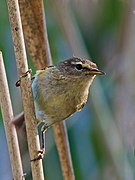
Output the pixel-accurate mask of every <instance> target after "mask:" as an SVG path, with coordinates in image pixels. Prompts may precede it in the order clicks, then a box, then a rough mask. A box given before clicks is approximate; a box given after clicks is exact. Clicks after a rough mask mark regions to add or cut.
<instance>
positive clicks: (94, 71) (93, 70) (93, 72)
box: [90, 68, 106, 75]
mask: <svg viewBox="0 0 135 180" xmlns="http://www.w3.org/2000/svg"><path fill="white" fill-rule="evenodd" d="M90 72H91V74H93V75H105V74H106V73H105V72H104V71H102V70H99V69H96V68H92V69H91V70H90Z"/></svg>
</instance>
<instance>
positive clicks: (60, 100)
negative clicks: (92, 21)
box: [32, 56, 105, 161]
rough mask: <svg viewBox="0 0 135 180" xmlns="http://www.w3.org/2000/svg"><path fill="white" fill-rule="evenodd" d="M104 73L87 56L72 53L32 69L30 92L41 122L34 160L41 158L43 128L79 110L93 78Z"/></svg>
mask: <svg viewBox="0 0 135 180" xmlns="http://www.w3.org/2000/svg"><path fill="white" fill-rule="evenodd" d="M104 74H105V72H104V71H102V70H99V69H98V67H97V65H96V64H95V63H93V62H92V61H91V60H88V59H83V58H80V57H74V56H73V57H71V58H69V59H66V60H63V61H60V62H59V63H58V64H57V65H51V66H48V67H46V68H44V69H42V70H37V71H36V74H35V75H34V76H33V77H32V79H33V82H32V92H33V98H34V106H35V114H36V120H37V124H40V123H41V122H42V123H43V126H42V128H41V132H42V136H41V137H42V148H41V149H42V150H43V151H40V152H41V155H39V156H38V157H36V158H34V159H33V160H34V161H35V160H37V159H41V158H42V154H43V152H44V143H43V141H44V133H45V132H46V130H47V129H48V128H49V127H51V126H52V125H53V124H55V123H57V122H60V121H63V120H65V119H67V118H68V117H69V116H71V115H72V114H74V113H75V112H77V111H81V109H82V108H83V107H84V105H85V104H86V102H87V99H88V95H89V88H90V86H91V85H92V82H93V80H94V78H95V77H96V75H104Z"/></svg>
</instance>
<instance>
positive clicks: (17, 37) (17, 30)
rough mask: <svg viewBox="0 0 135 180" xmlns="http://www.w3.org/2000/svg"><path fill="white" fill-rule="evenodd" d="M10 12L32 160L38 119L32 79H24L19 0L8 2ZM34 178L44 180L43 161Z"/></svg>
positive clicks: (34, 163)
mask: <svg viewBox="0 0 135 180" xmlns="http://www.w3.org/2000/svg"><path fill="white" fill-rule="evenodd" d="M7 3H8V11H9V18H10V24H11V30H12V37H13V42H14V50H15V56H16V63H17V68H18V73H19V77H20V79H21V93H22V100H23V107H24V115H25V122H26V132H27V138H28V148H29V153H30V158H31V159H33V158H34V157H35V156H37V151H38V150H39V149H40V145H39V137H38V131H37V127H36V118H35V113H34V103H33V97H32V91H31V77H30V74H28V75H27V76H26V77H22V76H23V75H24V73H26V71H28V65H27V57H26V51H25V45H24V38H23V32H22V25H21V18H20V12H19V5H18V1H17V0H8V1H7ZM31 168H32V176H33V180H34V179H35V180H37V179H40V180H43V179H44V175H43V168H42V161H41V160H40V161H32V162H31Z"/></svg>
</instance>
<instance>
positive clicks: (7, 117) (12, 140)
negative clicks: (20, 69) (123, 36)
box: [0, 52, 25, 180]
mask: <svg viewBox="0 0 135 180" xmlns="http://www.w3.org/2000/svg"><path fill="white" fill-rule="evenodd" d="M0 105H1V110H2V116H3V122H4V127H5V132H6V139H7V144H8V149H9V156H10V161H11V168H12V173H13V178H14V179H22V180H24V179H25V178H24V176H23V168H22V163H21V157H20V151H19V144H18V139H17V133H16V129H15V126H14V125H13V124H12V123H11V121H12V120H13V118H14V116H13V109H12V104H11V99H10V94H9V89H8V82H7V78H6V72H5V68H4V63H3V57H2V53H1V52H0ZM3 153H4V151H3Z"/></svg>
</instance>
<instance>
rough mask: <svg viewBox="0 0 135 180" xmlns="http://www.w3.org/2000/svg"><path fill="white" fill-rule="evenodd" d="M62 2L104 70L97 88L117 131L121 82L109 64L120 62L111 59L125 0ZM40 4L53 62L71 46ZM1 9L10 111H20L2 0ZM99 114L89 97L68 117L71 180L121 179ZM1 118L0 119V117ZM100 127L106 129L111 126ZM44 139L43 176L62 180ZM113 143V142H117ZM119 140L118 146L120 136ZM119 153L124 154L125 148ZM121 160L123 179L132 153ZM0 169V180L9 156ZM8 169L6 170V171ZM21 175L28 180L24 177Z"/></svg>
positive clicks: (129, 173) (7, 175)
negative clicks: (81, 108)
mask: <svg viewBox="0 0 135 180" xmlns="http://www.w3.org/2000/svg"><path fill="white" fill-rule="evenodd" d="M66 3H68V4H70V7H71V9H72V12H73V14H74V15H75V19H76V21H77V23H78V26H79V29H80V31H81V33H82V37H83V40H84V42H85V45H86V47H87V50H88V52H89V54H90V56H91V57H92V59H94V61H95V62H96V63H97V64H98V66H99V67H100V68H101V69H106V70H107V76H106V77H102V78H101V82H102V87H104V89H103V91H104V95H105V99H106V101H107V102H109V104H108V108H109V110H110V112H111V113H112V114H113V118H114V119H113V121H114V123H115V125H116V127H118V133H121V131H120V128H121V127H119V123H118V122H117V119H116V118H115V108H116V106H115V102H114V99H115V96H116V91H117V89H116V87H117V85H118V84H119V83H120V82H121V81H120V80H121V78H119V79H117V77H116V75H118V72H116V71H115V72H116V73H115V72H112V71H113V69H112V67H113V68H114V69H116V70H118V69H117V68H118V67H117V65H116V60H117V61H119V59H117V58H116V59H115V57H117V56H118V54H119V49H118V48H119V44H120V41H121V34H122V25H123V21H124V18H125V13H127V8H128V6H129V3H130V2H129V3H127V1H124V0H102V1H98V0H97V1H96V0H93V1H92V0H91V1H89V0H85V1H81V0H78V1H77V0H74V1H72V2H70V1H68V2H66ZM45 7H46V8H45V9H46V19H47V29H48V36H49V42H50V47H51V53H52V57H53V62H54V63H57V61H59V60H62V59H66V58H67V57H70V56H72V50H71V49H70V46H69V44H68V42H67V40H66V37H65V35H64V33H63V31H62V28H61V27H60V25H59V23H58V21H57V20H56V17H55V13H54V11H53V10H52V4H51V3H50V2H49V1H45ZM0 9H1V10H0V24H1V26H0V49H1V50H2V52H3V55H4V62H5V66H6V72H7V77H8V82H9V88H10V93H11V99H12V104H13V108H14V114H18V113H19V112H21V110H22V103H21V98H20V91H19V89H18V88H16V87H15V82H16V80H17V79H18V77H17V70H16V64H15V56H14V51H13V42H12V37H11V31H10V24H9V19H8V11H7V5H6V1H1V2H0ZM125 27H126V26H125ZM69 28H70V26H69ZM123 31H124V29H123ZM123 38H124V37H123ZM117 53H118V54H117ZM28 59H29V64H30V67H31V68H32V69H34V68H33V65H32V63H31V60H30V59H31V58H30V57H29V55H28ZM34 71H35V70H33V72H34ZM114 74H115V75H114ZM115 77H116V78H115ZM95 91H98V89H95ZM89 107H90V108H89ZM99 113H100V114H99V115H97V112H96V110H95V109H94V108H93V103H91V101H90V100H89V102H88V104H87V105H86V107H85V108H84V109H83V110H82V112H79V113H76V114H75V115H73V116H72V117H71V118H70V119H69V120H68V121H67V127H68V135H69V142H70V148H71V154H72V160H73V166H74V170H75V176H76V180H89V179H92V180H93V179H94V180H101V179H102V180H108V179H110V180H114V179H122V178H121V177H120V176H119V174H121V172H119V170H118V169H117V167H116V166H115V163H114V160H113V156H112V155H110V154H111V153H110V149H109V146H108V144H107V142H106V141H105V137H104V132H103V131H102V129H101V125H100V123H99V121H98V116H102V112H99ZM106 113H107V110H106ZM116 117H117V116H116ZM0 119H2V117H1V116H0ZM0 122H2V121H0ZM0 125H1V126H0V129H2V131H0V132H2V133H1V141H0V149H6V150H7V145H6V140H5V134H4V132H3V124H2V123H1V124H0ZM105 126H106V125H105ZM105 128H107V129H109V128H110V129H111V125H109V126H107V127H105ZM110 132H111V131H110ZM114 132H115V131H114ZM108 136H109V134H108ZM114 137H115V135H114ZM19 139H20V140H22V139H23V138H22V137H21V135H19ZM47 139H48V140H47V154H46V157H45V159H44V164H45V175H46V179H49V180H53V179H55V180H61V179H62V174H61V170H60V163H59V159H58V154H57V150H56V146H55V143H54V139H53V133H52V130H51V129H50V130H49V131H48V133H47ZM23 141H25V140H23ZM111 141H112V143H113V146H114V149H115V146H117V140H114V139H113V136H112V137H111V138H110V142H111ZM114 142H116V144H115V143H114ZM25 143H26V142H25ZM25 143H24V144H25ZM121 143H122V144H123V141H122V140H121ZM21 146H22V154H23V159H24V160H23V164H24V172H27V174H29V173H30V172H29V168H28V167H29V163H28V162H27V157H28V154H27V152H26V148H24V146H25V145H23V144H22V143H21ZM123 151H124V150H122V151H120V152H118V153H119V154H120V156H121V155H122V154H123ZM124 153H125V154H126V152H125V151H124ZM7 154H8V153H7ZM2 155H3V153H0V157H2ZM114 156H115V154H114ZM125 156H126V155H125ZM7 157H8V155H7ZM123 158H125V161H124V164H125V168H124V169H123V171H124V170H125V172H123V173H122V177H123V178H124V179H128V180H130V179H131V180H132V179H135V176H134V170H133V167H134V160H133V159H132V158H133V157H129V158H128V157H127V156H126V157H123ZM118 166H119V164H118ZM0 167H2V168H0V174H1V179H2V180H8V179H11V169H10V163H9V159H7V158H5V159H3V160H2V161H1V162H0ZM7 169H8V171H6V170H7ZM26 179H31V178H30V177H28V178H26Z"/></svg>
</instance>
